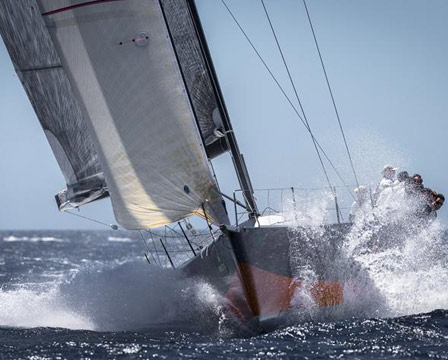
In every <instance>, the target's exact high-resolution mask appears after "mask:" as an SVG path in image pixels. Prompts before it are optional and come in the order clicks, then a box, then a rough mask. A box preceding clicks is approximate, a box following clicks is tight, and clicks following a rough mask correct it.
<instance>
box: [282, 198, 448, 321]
mask: <svg viewBox="0 0 448 360" xmlns="http://www.w3.org/2000/svg"><path fill="white" fill-rule="evenodd" d="M324 199H325V197H324ZM327 199H328V200H326V201H327V202H328V201H331V197H328V198H327ZM383 200H384V199H383ZM322 204H325V201H322V202H321V203H318V205H322ZM416 206H418V204H416V203H415V199H405V200H404V198H402V199H401V200H400V199H397V198H396V197H393V196H392V197H390V198H386V199H385V200H384V201H383V202H382V203H381V204H379V205H378V206H377V207H375V208H374V209H373V208H372V207H371V205H370V204H369V206H368V208H366V209H364V210H365V211H360V212H359V213H358V215H357V217H356V218H355V219H354V223H353V225H352V226H351V228H350V230H349V231H348V233H347V234H346V235H345V236H340V239H339V240H336V243H335V239H334V238H331V237H329V236H328V233H326V230H325V227H324V226H323V224H324V219H325V218H326V216H327V212H328V210H327V208H326V207H325V206H315V207H314V208H312V211H308V212H307V213H306V217H304V216H303V215H302V212H296V214H293V213H292V212H290V215H289V218H291V219H293V218H296V219H300V220H301V222H300V221H297V222H295V223H294V222H293V221H292V220H290V222H289V224H290V226H291V228H292V232H293V233H294V234H295V235H294V236H293V237H292V238H291V240H290V261H291V262H290V266H291V271H292V274H293V276H294V278H295V279H298V280H301V281H302V282H303V283H304V286H302V287H301V288H300V289H298V290H297V292H296V296H295V299H296V300H295V301H296V302H297V303H300V304H301V305H303V304H305V305H306V306H301V307H300V308H299V312H302V313H303V314H306V316H307V317H308V318H313V319H321V318H322V313H324V312H325V313H326V315H328V313H329V312H328V311H327V310H324V311H321V309H317V308H316V305H315V304H313V298H312V296H310V293H309V290H307V289H309V288H310V287H311V286H310V284H312V283H313V282H315V281H316V280H317V279H318V278H321V279H326V278H330V279H331V278H333V279H334V278H337V279H338V281H340V282H341V283H343V284H344V306H342V307H339V308H338V309H334V311H333V312H332V313H331V315H330V317H333V318H335V317H336V318H341V317H342V318H344V317H353V316H355V317H377V316H379V317H395V316H401V315H412V314H417V313H422V312H429V311H432V310H435V309H438V308H445V309H446V308H448V266H447V265H448V260H447V259H448V256H447V255H448V243H447V241H446V235H445V230H444V227H443V225H442V224H441V223H440V222H439V221H437V220H436V221H428V220H422V219H420V218H418V217H416V216H414V215H413V214H414V213H415V211H416ZM291 214H292V215H291ZM303 219H306V221H303ZM296 224H297V225H296ZM323 268H325V271H323V270H322V269H323ZM307 284H308V286H307ZM307 299H308V301H306V300H307ZM293 305H294V304H293ZM327 318H328V316H327Z"/></svg>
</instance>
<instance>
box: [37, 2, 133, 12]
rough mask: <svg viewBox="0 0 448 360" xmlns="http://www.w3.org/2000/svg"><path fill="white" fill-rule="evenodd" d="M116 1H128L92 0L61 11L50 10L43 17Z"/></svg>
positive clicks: (60, 9)
mask: <svg viewBox="0 0 448 360" xmlns="http://www.w3.org/2000/svg"><path fill="white" fill-rule="evenodd" d="M115 1H126V0H92V1H86V2H83V3H80V4H75V5H70V6H66V7H63V8H59V9H55V10H50V11H47V12H44V13H42V16H47V15H54V14H58V13H61V12H64V11H69V10H73V9H77V8H81V7H84V6H89V5H97V4H101V3H108V2H115Z"/></svg>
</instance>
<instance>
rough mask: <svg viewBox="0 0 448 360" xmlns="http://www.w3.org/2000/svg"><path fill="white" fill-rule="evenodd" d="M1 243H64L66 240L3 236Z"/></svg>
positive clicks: (44, 237)
mask: <svg viewBox="0 0 448 360" xmlns="http://www.w3.org/2000/svg"><path fill="white" fill-rule="evenodd" d="M3 241H6V242H20V241H28V242H66V240H63V239H58V238H55V237H53V236H31V237H28V236H20V237H18V236H14V235H10V236H5V237H3Z"/></svg>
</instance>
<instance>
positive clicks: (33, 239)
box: [0, 231, 448, 360]
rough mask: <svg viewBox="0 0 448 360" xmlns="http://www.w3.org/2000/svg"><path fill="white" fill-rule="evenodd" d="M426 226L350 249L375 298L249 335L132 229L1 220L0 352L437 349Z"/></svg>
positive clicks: (354, 354)
mask: <svg viewBox="0 0 448 360" xmlns="http://www.w3.org/2000/svg"><path fill="white" fill-rule="evenodd" d="M437 236H439V238H438V237H437ZM437 236H435V235H433V234H432V233H431V234H423V235H422V234H420V235H419V237H417V238H416V239H414V240H412V241H409V243H407V244H401V245H400V247H399V248H393V249H387V251H384V252H382V253H375V254H373V253H369V252H366V251H360V252H359V253H357V254H356V256H357V257H358V258H357V260H358V263H359V264H361V265H362V266H364V267H365V270H366V271H367V273H368V274H369V276H370V277H371V281H372V283H373V284H374V285H373V286H374V287H375V289H376V291H378V292H379V293H380V294H381V297H380V298H381V299H382V300H381V301H382V302H383V303H382V304H380V305H381V306H379V304H376V305H375V306H373V305H372V304H368V303H367V302H364V301H357V299H351V304H352V305H353V311H350V310H347V311H345V313H343V314H341V313H339V314H334V316H333V315H332V314H326V316H320V315H319V316H317V315H316V316H314V315H313V314H314V313H313V311H308V312H307V314H306V315H304V316H300V314H298V315H299V316H297V317H296V318H294V319H291V321H288V322H286V323H285V325H284V326H282V327H281V328H279V329H277V330H275V331H273V332H271V333H268V334H263V335H257V336H252V337H251V336H247V335H242V334H241V333H240V332H239V330H238V326H237V325H236V324H233V323H232V322H231V321H228V320H226V319H223V318H222V313H221V312H220V311H219V308H220V299H219V295H218V294H217V293H216V292H214V290H213V287H212V286H211V285H210V284H206V283H201V282H197V281H189V280H179V279H176V278H175V277H174V276H173V272H172V271H171V270H170V269H160V268H158V267H155V266H153V265H149V264H148V263H147V261H146V259H145V257H144V255H143V253H144V251H145V244H144V243H143V241H142V239H141V238H140V237H139V235H138V234H137V235H136V234H133V233H129V232H121V231H116V232H113V231H2V232H0V358H1V359H33V360H37V359H103V358H104V359H124V358H126V359H150V358H165V359H167V358H207V359H226V358H250V359H264V358H300V359H329V358H331V359H333V358H334V359H345V358H346V359H379V358H381V359H388V358H394V359H395V358H407V359H416V358H424V359H428V358H434V359H448V310H447V309H448V271H447V266H446V259H447V257H446V256H445V254H447V252H446V249H445V247H444V246H445V245H444V244H445V243H446V242H445V238H446V236H445V235H444V236H442V237H441V238H440V234H439V235H437ZM168 323H169V324H171V325H170V327H166V326H165V325H166V324H168ZM172 324H175V326H173V325H172Z"/></svg>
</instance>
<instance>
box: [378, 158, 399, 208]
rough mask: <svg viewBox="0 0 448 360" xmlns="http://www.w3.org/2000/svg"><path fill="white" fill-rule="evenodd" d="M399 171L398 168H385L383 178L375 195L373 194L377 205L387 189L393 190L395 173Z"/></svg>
mask: <svg viewBox="0 0 448 360" xmlns="http://www.w3.org/2000/svg"><path fill="white" fill-rule="evenodd" d="M397 170H398V168H394V167H393V166H391V165H386V166H385V167H384V168H383V178H382V179H381V181H380V183H379V184H378V186H377V188H376V190H375V193H374V194H373V200H374V201H375V203H377V202H378V199H379V197H380V195H381V193H383V192H384V191H385V190H386V189H388V190H391V188H392V186H393V185H394V179H395V172H396V171H397Z"/></svg>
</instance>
